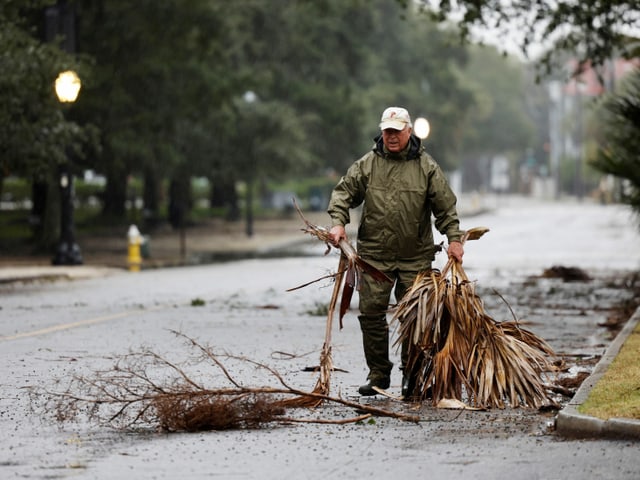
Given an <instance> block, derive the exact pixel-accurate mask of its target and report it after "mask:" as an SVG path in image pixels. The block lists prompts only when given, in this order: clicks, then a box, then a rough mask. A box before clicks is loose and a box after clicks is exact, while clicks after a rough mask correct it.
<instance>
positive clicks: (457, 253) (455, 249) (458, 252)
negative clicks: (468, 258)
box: [447, 242, 464, 263]
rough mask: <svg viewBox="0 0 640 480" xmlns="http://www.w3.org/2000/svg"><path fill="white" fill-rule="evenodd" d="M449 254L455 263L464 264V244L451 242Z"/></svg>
mask: <svg viewBox="0 0 640 480" xmlns="http://www.w3.org/2000/svg"><path fill="white" fill-rule="evenodd" d="M447 254H448V255H449V257H451V258H453V259H454V260H455V261H457V262H459V263H462V256H463V255H464V249H463V248H462V243H460V242H451V243H450V244H449V248H448V250H447Z"/></svg>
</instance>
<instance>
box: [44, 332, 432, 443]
mask: <svg viewBox="0 0 640 480" xmlns="http://www.w3.org/2000/svg"><path fill="white" fill-rule="evenodd" d="M174 333H175V334H176V335H177V336H179V337H181V338H183V339H186V341H187V343H188V346H189V347H190V348H192V349H195V350H196V351H198V352H199V353H200V357H201V359H202V358H205V359H207V360H208V361H209V362H210V363H211V364H212V365H213V366H214V367H215V369H216V370H217V371H219V372H221V373H222V378H223V379H224V381H225V382H227V383H228V384H229V385H230V386H219V387H213V388H212V387H208V386H206V385H204V384H203V383H202V382H199V381H196V379H195V378H193V377H192V376H191V375H190V374H189V373H188V371H187V369H186V367H187V366H189V365H190V363H189V362H185V363H184V365H183V364H177V363H175V362H172V361H169V360H168V359H166V358H164V357H162V356H160V355H158V354H156V353H154V352H149V351H143V352H140V353H131V354H128V355H126V356H124V357H122V358H120V359H118V360H117V362H116V364H115V365H114V367H113V368H111V369H107V370H103V371H98V372H96V373H95V374H94V375H92V376H74V377H73V378H72V379H71V381H70V383H69V384H68V386H67V387H66V388H64V389H61V390H59V391H52V390H49V389H47V390H43V389H41V388H40V389H39V388H34V389H32V390H31V392H32V394H33V396H32V399H33V403H32V404H33V405H36V404H37V402H39V401H42V399H43V398H45V402H44V404H43V405H42V408H43V410H44V412H45V413H49V414H53V415H54V416H55V418H56V419H57V420H58V421H60V422H68V421H72V420H74V419H76V418H78V417H80V416H83V417H86V418H87V419H88V420H91V421H97V422H98V423H100V424H106V425H110V426H113V427H116V428H121V429H125V430H133V429H140V428H143V429H145V428H146V429H149V428H151V429H154V430H161V431H167V432H176V431H206V430H227V429H238V428H261V427H263V426H265V425H267V424H273V423H280V424H285V423H292V422H299V423H336V424H342V423H353V422H357V421H360V420H363V419H365V418H368V417H369V416H373V415H375V416H385V417H392V418H398V419H400V420H404V421H411V422H418V421H420V418H419V417H416V416H414V415H407V414H405V413H402V412H394V411H390V410H385V409H383V408H377V407H373V406H370V405H363V404H360V403H358V402H352V401H349V400H346V399H343V398H338V397H332V396H329V395H327V394H324V393H320V392H306V391H303V390H300V389H298V388H294V387H292V386H290V385H288V384H287V382H286V381H285V380H284V378H283V377H282V375H280V373H279V372H277V371H276V370H275V369H274V368H272V367H270V366H268V365H264V364H262V363H260V362H255V361H252V360H250V359H247V358H244V357H239V356H234V355H228V354H216V353H214V352H213V351H212V350H211V349H210V348H208V347H205V346H203V345H202V344H200V343H199V342H197V341H196V340H194V339H193V338H190V337H188V336H186V335H183V334H181V333H178V332H174ZM223 359H227V360H230V361H237V362H240V363H244V364H250V365H252V366H254V367H256V368H258V369H260V370H263V371H265V372H267V374H268V376H270V377H271V378H275V379H276V380H277V381H278V383H279V384H280V385H279V386H261V387H250V386H245V385H243V384H242V382H240V381H238V380H237V379H236V378H235V377H234V375H233V374H232V373H231V371H230V369H229V368H228V367H227V366H226V365H225V364H224V363H223ZM197 365H198V366H199V368H198V369H199V371H201V370H202V366H201V365H202V362H201V361H199V362H198V363H197ZM151 372H153V373H151ZM207 378H213V376H212V375H209V374H207ZM160 379H163V380H162V381H161V380H160ZM292 397H293V398H305V399H307V400H308V401H309V403H310V404H315V405H318V404H319V403H322V402H328V403H334V404H340V405H343V406H346V407H350V408H353V409H355V410H356V411H357V412H358V413H359V415H357V416H355V417H353V418H349V419H346V420H345V419H339V420H334V419H330V418H320V419H302V418H300V419H296V418H295V417H292V416H290V415H286V413H287V411H288V409H289V408H290V406H289V405H287V401H288V400H291V398H292Z"/></svg>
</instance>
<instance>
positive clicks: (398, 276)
mask: <svg viewBox="0 0 640 480" xmlns="http://www.w3.org/2000/svg"><path fill="white" fill-rule="evenodd" d="M376 266H377V265H376ZM381 270H382V271H384V273H385V274H387V276H388V277H389V278H391V279H393V280H394V283H393V284H392V283H389V282H384V283H378V282H376V281H375V280H373V279H372V278H371V276H369V275H367V274H366V273H364V274H363V275H362V278H361V282H360V306H359V308H360V315H359V316H358V319H359V320H360V329H361V330H362V345H363V347H364V357H365V360H366V361H367V366H368V367H369V375H368V376H367V380H368V381H370V382H372V383H386V382H387V381H389V379H390V377H391V369H392V368H393V363H392V362H391V361H390V360H389V324H388V322H387V311H388V309H389V300H390V298H391V292H392V291H393V292H394V295H395V298H396V301H399V300H400V299H401V298H402V297H403V295H404V294H405V292H406V291H407V289H408V288H409V287H410V286H411V285H412V284H413V281H414V279H415V277H416V275H417V273H418V272H416V271H400V270H383V269H381ZM402 350H403V352H402V357H403V358H402V362H403V365H402V366H404V361H405V358H404V350H405V349H404V348H403V349H402Z"/></svg>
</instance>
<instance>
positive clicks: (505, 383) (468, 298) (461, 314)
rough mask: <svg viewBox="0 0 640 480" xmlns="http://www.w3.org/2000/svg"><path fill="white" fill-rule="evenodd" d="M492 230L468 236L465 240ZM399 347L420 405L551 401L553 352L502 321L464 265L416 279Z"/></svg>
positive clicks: (402, 310) (398, 314)
mask: <svg viewBox="0 0 640 480" xmlns="http://www.w3.org/2000/svg"><path fill="white" fill-rule="evenodd" d="M487 230H488V229H486V228H477V229H472V230H469V231H468V232H466V234H465V236H464V237H463V242H464V241H466V240H472V239H473V240H475V239H478V238H480V237H481V236H482V235H483V234H484V233H485V232H486V231H487ZM392 321H397V322H398V339H397V341H396V345H402V344H404V345H405V348H407V350H408V361H407V365H406V366H405V369H406V370H405V375H412V377H413V379H414V382H413V391H412V392H410V395H411V396H412V397H414V398H416V399H419V400H426V399H427V398H429V397H431V400H432V402H433V404H434V405H436V404H437V403H438V402H439V401H440V400H441V399H443V398H453V399H457V400H462V397H463V394H466V397H467V400H468V402H469V403H470V404H472V405H474V406H475V407H482V408H490V407H500V408H503V407H504V406H505V405H506V404H505V401H506V403H508V404H509V405H510V406H511V407H517V406H520V405H525V406H531V407H539V406H541V405H543V404H544V403H549V398H548V396H547V393H546V391H545V387H544V383H543V381H542V375H543V374H544V372H546V371H550V370H552V369H553V367H552V363H551V361H550V359H549V357H553V356H554V352H553V350H552V349H551V347H550V346H549V345H548V344H547V343H546V342H545V341H544V340H543V339H541V338H540V337H538V336H536V335H535V334H534V333H532V332H530V331H528V330H525V329H523V328H522V327H521V326H520V325H519V324H518V322H516V321H509V322H497V321H496V320H494V319H493V318H491V317H490V316H489V315H488V314H487V313H486V312H485V309H484V304H483V302H482V300H481V299H480V297H479V296H478V295H477V294H476V292H475V286H474V283H472V282H470V281H469V279H468V278H467V275H466V273H465V271H464V269H463V268H462V265H461V264H459V263H458V262H456V261H455V260H453V259H449V261H448V262H447V264H446V265H445V267H444V268H443V270H442V272H439V271H437V270H433V271H430V272H426V273H422V274H420V275H418V276H417V278H416V280H415V282H414V284H413V285H412V287H411V288H410V289H409V291H408V292H407V293H406V294H405V296H404V297H403V298H402V299H401V300H400V302H399V303H398V305H397V306H396V308H395V311H394V315H393V320H392Z"/></svg>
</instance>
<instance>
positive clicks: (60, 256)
mask: <svg viewBox="0 0 640 480" xmlns="http://www.w3.org/2000/svg"><path fill="white" fill-rule="evenodd" d="M80 87H81V83H80V78H79V77H78V75H77V74H76V73H75V72H72V71H67V72H62V73H61V74H60V75H58V78H57V79H56V82H55V90H56V95H57V96H58V100H59V101H60V102H61V103H73V102H75V101H76V99H77V98H78V94H79V93H80ZM58 173H59V184H58V185H59V188H60V241H59V242H58V248H57V250H56V254H55V256H54V258H53V260H52V263H53V264H54V265H81V264H82V254H81V252H80V247H79V246H78V244H77V243H76V238H75V226H74V221H73V196H74V189H73V173H72V172H71V170H70V168H69V160H68V159H67V161H66V162H64V163H62V164H61V165H60V166H59V170H58Z"/></svg>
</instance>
